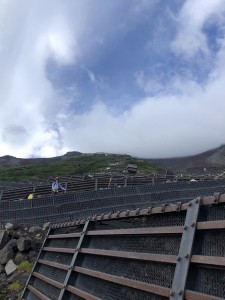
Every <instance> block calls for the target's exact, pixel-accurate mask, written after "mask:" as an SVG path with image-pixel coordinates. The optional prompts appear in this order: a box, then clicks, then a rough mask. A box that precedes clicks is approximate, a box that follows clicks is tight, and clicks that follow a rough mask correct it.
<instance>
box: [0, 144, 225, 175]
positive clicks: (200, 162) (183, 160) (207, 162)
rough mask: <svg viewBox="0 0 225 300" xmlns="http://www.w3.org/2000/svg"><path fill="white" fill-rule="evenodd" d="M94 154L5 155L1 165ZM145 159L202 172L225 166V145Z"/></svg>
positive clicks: (55, 160) (50, 161)
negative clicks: (33, 156)
mask: <svg viewBox="0 0 225 300" xmlns="http://www.w3.org/2000/svg"><path fill="white" fill-rule="evenodd" d="M93 154H94V153H81V152H78V151H70V152H67V153H66V154H64V155H62V156H56V157H51V158H26V159H25V158H16V157H14V156H10V155H5V156H2V157H0V167H1V168H10V167H17V166H32V165H38V164H39V165H40V164H46V163H55V162H59V161H65V160H70V159H72V158H77V157H80V156H84V155H85V156H89V155H90V156H91V155H93ZM103 154H104V153H103ZM107 155H113V154H107ZM114 155H116V154H114ZM121 156H122V155H121ZM145 160H146V161H149V162H152V163H154V164H156V165H158V166H160V167H163V168H166V169H170V170H172V171H175V172H179V171H182V172H192V171H196V172H197V171H200V172H202V171H203V170H204V169H205V168H206V169H208V170H209V169H220V170H222V169H224V168H225V145H221V146H220V147H217V148H214V149H211V150H208V151H205V152H203V153H200V154H197V155H192V156H185V157H174V158H160V159H151V158H149V159H145ZM208 170H207V171H208Z"/></svg>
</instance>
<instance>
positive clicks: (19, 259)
mask: <svg viewBox="0 0 225 300" xmlns="http://www.w3.org/2000/svg"><path fill="white" fill-rule="evenodd" d="M26 259H27V256H26V255H25V254H23V253H21V252H18V253H16V256H15V258H14V263H15V264H16V265H19V264H20V263H21V262H22V261H24V260H26Z"/></svg>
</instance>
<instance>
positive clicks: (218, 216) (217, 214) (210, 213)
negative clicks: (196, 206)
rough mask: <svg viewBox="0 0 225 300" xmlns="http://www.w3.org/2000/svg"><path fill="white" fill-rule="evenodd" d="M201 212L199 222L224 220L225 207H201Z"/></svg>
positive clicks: (222, 205)
mask: <svg viewBox="0 0 225 300" xmlns="http://www.w3.org/2000/svg"><path fill="white" fill-rule="evenodd" d="M201 211H203V213H202V214H203V216H204V217H202V218H201V221H216V220H225V205H224V204H217V205H213V206H204V207H201Z"/></svg>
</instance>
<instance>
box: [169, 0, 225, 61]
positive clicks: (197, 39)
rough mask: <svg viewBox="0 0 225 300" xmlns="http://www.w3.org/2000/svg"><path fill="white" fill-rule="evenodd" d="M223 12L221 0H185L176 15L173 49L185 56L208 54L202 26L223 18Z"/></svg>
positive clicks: (224, 10) (223, 7) (224, 8)
mask: <svg viewBox="0 0 225 300" xmlns="http://www.w3.org/2000/svg"><path fill="white" fill-rule="evenodd" d="M224 12H225V6H224V1H223V0H213V1H211V0H198V1H195V0H186V2H185V4H184V5H183V7H182V9H181V11H180V12H179V15H178V17H177V28H178V33H177V36H176V38H175V40H174V41H173V43H172V48H173V50H174V51H175V52H176V53H178V54H181V55H184V56H186V57H187V58H190V57H192V56H193V55H195V54H196V53H198V52H202V53H203V54H205V55H207V54H209V49H208V41H207V36H206V34H205V33H204V31H203V29H204V26H205V25H206V24H207V22H214V23H218V22H219V21H221V20H222V19H224V16H223V15H224Z"/></svg>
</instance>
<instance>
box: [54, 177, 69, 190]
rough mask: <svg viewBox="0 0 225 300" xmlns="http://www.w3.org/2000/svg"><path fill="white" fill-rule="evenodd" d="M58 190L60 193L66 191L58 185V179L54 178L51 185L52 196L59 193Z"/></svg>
mask: <svg viewBox="0 0 225 300" xmlns="http://www.w3.org/2000/svg"><path fill="white" fill-rule="evenodd" d="M59 189H61V190H62V191H66V189H65V188H64V187H62V186H61V184H60V183H59V178H58V177H56V178H55V181H54V182H53V184H52V192H53V194H57V193H58V192H59Z"/></svg>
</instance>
